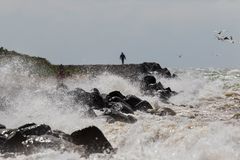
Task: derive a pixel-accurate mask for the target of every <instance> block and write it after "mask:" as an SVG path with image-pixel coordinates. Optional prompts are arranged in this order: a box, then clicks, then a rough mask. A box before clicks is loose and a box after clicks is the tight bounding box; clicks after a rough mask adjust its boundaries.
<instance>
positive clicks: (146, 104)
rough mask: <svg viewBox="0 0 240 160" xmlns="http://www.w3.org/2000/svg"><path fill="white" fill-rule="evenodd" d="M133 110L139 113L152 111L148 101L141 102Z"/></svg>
mask: <svg viewBox="0 0 240 160" xmlns="http://www.w3.org/2000/svg"><path fill="white" fill-rule="evenodd" d="M134 109H135V110H140V111H147V110H148V109H153V107H152V106H151V104H150V103H149V102H148V101H145V100H144V101H141V102H139V103H138V104H136V106H135V108H134Z"/></svg>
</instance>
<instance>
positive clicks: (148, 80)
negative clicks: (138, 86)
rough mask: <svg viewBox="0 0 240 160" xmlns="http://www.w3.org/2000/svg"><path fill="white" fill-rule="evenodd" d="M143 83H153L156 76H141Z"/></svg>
mask: <svg viewBox="0 0 240 160" xmlns="http://www.w3.org/2000/svg"><path fill="white" fill-rule="evenodd" d="M143 83H144V84H145V85H149V84H155V83H156V78H155V77H154V76H150V75H149V76H145V77H144V78H143Z"/></svg>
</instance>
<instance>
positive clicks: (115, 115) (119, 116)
mask: <svg viewBox="0 0 240 160" xmlns="http://www.w3.org/2000/svg"><path fill="white" fill-rule="evenodd" d="M103 115H105V116H108V119H107V122H109V123H113V122H116V121H120V122H125V123H135V122H136V121H137V119H136V118H134V117H133V116H131V115H125V114H123V113H121V112H119V111H116V110H113V109H107V108H106V109H105V111H104V113H103Z"/></svg>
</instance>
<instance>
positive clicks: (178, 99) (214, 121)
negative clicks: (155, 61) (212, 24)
mask: <svg viewBox="0 0 240 160" xmlns="http://www.w3.org/2000/svg"><path fill="white" fill-rule="evenodd" d="M2 61H4V62H2V63H1V66H0V124H1V125H2V126H3V127H2V128H3V129H0V131H1V133H0V134H1V136H0V146H1V147H0V150H1V154H0V159H7V160H52V159H58V160H79V159H90V160H98V159H112V160H146V159H148V160H156V159H159V160H239V159H240V149H239V148H240V134H239V133H240V127H239V125H240V70H239V69H216V68H207V69H201V68H192V69H174V68H168V70H169V71H170V73H171V75H173V74H174V76H171V77H167V76H164V75H163V74H162V73H160V72H156V71H151V70H150V71H149V72H148V76H149V77H150V78H149V79H147V78H146V79H145V80H146V81H147V82H146V83H148V80H149V81H151V82H152V83H151V82H149V84H151V85H149V86H152V88H151V87H150V89H149V88H145V91H143V90H144V89H143V87H142V80H141V78H142V79H144V76H145V75H141V73H137V72H138V71H136V73H133V74H138V77H137V78H139V79H140V80H139V81H138V80H136V79H131V78H129V77H127V76H124V75H122V74H119V75H118V74H116V73H111V72H108V71H105V70H102V72H101V73H99V74H94V75H91V72H90V71H89V73H88V74H74V75H72V76H66V77H64V78H62V79H61V80H58V79H57V78H56V77H55V76H37V75H34V74H32V70H31V69H32V68H33V67H34V65H36V64H31V66H28V67H27V66H26V65H25V64H23V61H20V60H19V59H15V60H12V59H11V60H9V59H3V60H2ZM120 67H121V66H120ZM161 67H164V66H161ZM62 68H63V70H64V66H63V67H62ZM57 69H58V68H57ZM119 72H120V71H119ZM123 74H124V73H123ZM154 77H155V80H154ZM151 78H153V79H151ZM59 81H61V82H59ZM155 81H156V82H155ZM158 82H160V83H161V84H162V86H160V88H161V87H162V90H163V91H166V90H167V91H169V92H172V93H170V94H167V93H169V92H167V93H166V94H165V92H164V93H163V92H162V90H161V89H156V91H152V90H155V88H154V87H153V86H154V84H159V83H158ZM158 87H159V86H158ZM168 87H169V89H167V88H168ZM146 90H147V91H146ZM158 90H161V92H158ZM114 91H115V92H114ZM83 92H84V93H88V94H83ZM92 93H97V95H101V98H102V99H103V100H104V104H106V106H107V107H106V108H101V107H102V106H99V105H98V104H99V103H100V102H99V103H98V102H96V104H95V103H92V101H91V102H89V101H87V100H86V99H84V98H83V97H84V96H85V95H91V94H92ZM111 93H112V94H114V95H115V97H114V96H113V97H111V98H109V99H108V98H107V97H109V96H110V95H111ZM76 95H77V96H80V97H77V96H76ZM118 96H119V97H120V98H119V97H118ZM121 96H123V98H121ZM131 96H132V97H135V98H136V99H138V100H139V101H141V102H142V101H144V102H146V104H145V103H144V104H145V105H141V106H140V107H139V108H137V107H136V106H137V105H134V106H135V107H136V108H134V107H132V108H131V107H130V108H124V107H126V106H131V105H129V104H131V103H130V102H128V101H127V100H128V98H129V97H131ZM76 97H77V98H78V99H77V98H76ZM90 97H91V96H90ZM116 97H117V98H116ZM106 99H107V100H106ZM106 101H107V102H106ZM122 101H123V102H122ZM125 102H127V104H126V103H125ZM119 104H120V105H119ZM125 104H126V106H125ZM109 106H110V107H109ZM111 107H112V108H111ZM133 111H134V112H133ZM113 112H114V113H115V114H112V113H113ZM116 115H117V116H116ZM33 123H34V124H33ZM25 124H29V125H30V126H31V125H32V126H33V127H32V128H33V129H34V127H35V126H41V125H42V124H45V125H47V126H49V127H51V130H50V129H49V130H48V135H50V134H49V132H51V133H53V132H54V130H58V131H59V132H60V131H61V133H63V134H65V133H66V135H70V134H71V133H73V132H74V131H77V130H79V131H81V129H84V128H87V127H89V126H95V127H96V128H98V129H99V130H100V131H101V132H102V134H103V135H104V136H105V138H106V140H107V141H108V142H109V143H110V145H111V147H110V150H111V151H102V150H101V149H100V150H98V152H95V150H89V153H90V154H87V155H84V154H83V153H82V152H79V151H78V149H76V146H78V145H76V144H77V143H74V146H73V148H74V149H71V146H72V144H71V145H70V147H69V146H68V145H62V144H61V145H60V147H57V148H55V147H54V143H51V145H50V146H49V145H42V146H41V144H40V145H39V143H41V142H43V143H44V140H49V141H47V142H50V141H51V138H49V139H48V138H46V139H44V138H43V139H42V141H41V136H42V135H44V134H46V133H43V134H40V133H39V132H35V131H34V132H31V131H32V130H33V129H32V128H31V127H30V129H29V128H28V129H29V130H30V131H29V132H28V134H27V133H26V132H27V131H28V129H25V130H24V129H20V128H19V127H20V126H23V125H25ZM25 127H26V128H27V127H28V126H25ZM49 127H48V128H49ZM35 129H36V128H35ZM26 130H27V131H26ZM41 131H42V130H41ZM10 132H11V133H10ZM12 132H14V133H12ZM30 132H31V134H30ZM59 132H58V133H59ZM54 133H55V132H54ZM19 134H21V136H20V137H21V138H22V139H23V140H22V142H21V143H19V141H18V140H16V139H18V138H19ZM34 134H36V135H37V136H39V137H40V142H39V143H38V144H37V145H34V147H36V148H38V146H40V147H39V148H38V149H36V150H34V151H31V153H26V151H25V149H26V148H29V146H30V147H31V144H34V143H35V142H34V141H32V142H31V143H30V142H29V141H28V140H27V138H28V137H29V136H30V137H31V136H33V135H34ZM9 135H10V136H12V137H10V136H9ZM16 135H17V136H16ZM36 135H35V136H36ZM52 135H53V134H52ZM52 135H51V136H52ZM72 135H73V134H71V136H72ZM71 136H70V138H71ZM39 137H38V138H39ZM52 137H53V136H52ZM58 138H59V137H58ZM13 139H14V140H13ZM63 139H64V137H63ZM10 140H11V143H10V142H8V141H10ZM25 140H27V141H28V142H26V141H25ZM65 140H66V139H65ZM65 140H64V141H65ZM66 141H67V140H66ZM71 142H72V141H71ZM15 143H17V145H18V147H19V148H20V151H19V150H18V147H16V146H15V145H16V144H15ZM27 143H29V144H28V145H26V146H21V145H23V144H27ZM57 143H60V142H57ZM69 143H70V142H69ZM75 145H76V146H75ZM96 145H97V144H96ZM44 146H46V147H44ZM21 147H23V148H24V149H22V148H21ZM64 147H65V148H64ZM92 147H93V148H94V147H95V146H92ZM12 148H14V149H12ZM83 148H84V145H83Z"/></svg>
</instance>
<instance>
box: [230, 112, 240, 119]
mask: <svg viewBox="0 0 240 160" xmlns="http://www.w3.org/2000/svg"><path fill="white" fill-rule="evenodd" d="M231 119H240V113H236V114H234V115H233V116H232V118H231Z"/></svg>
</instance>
